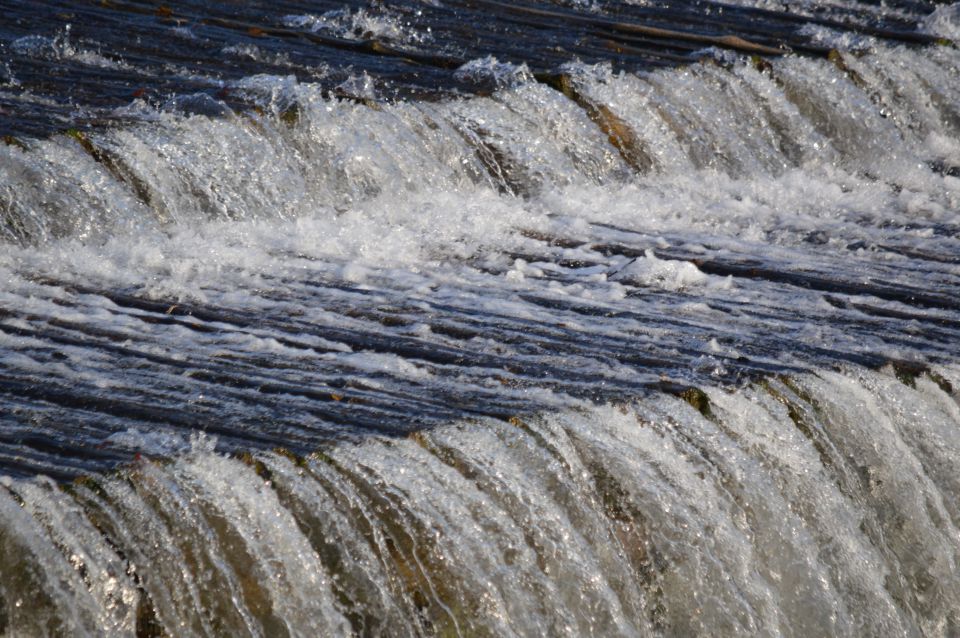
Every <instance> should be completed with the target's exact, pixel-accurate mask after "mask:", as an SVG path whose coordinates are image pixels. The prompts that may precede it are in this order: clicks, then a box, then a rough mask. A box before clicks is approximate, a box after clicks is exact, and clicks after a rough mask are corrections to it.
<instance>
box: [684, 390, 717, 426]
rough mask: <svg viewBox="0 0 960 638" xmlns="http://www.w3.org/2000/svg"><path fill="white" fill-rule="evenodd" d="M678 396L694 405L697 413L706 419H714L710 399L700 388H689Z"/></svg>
mask: <svg viewBox="0 0 960 638" xmlns="http://www.w3.org/2000/svg"><path fill="white" fill-rule="evenodd" d="M677 396H679V397H680V398H681V399H683V400H684V401H686V402H687V403H689V404H690V405H692V406H693V408H694V409H695V410H696V411H697V412H699V413H700V414H702V415H703V416H705V417H706V418H708V419H712V418H713V410H712V409H711V407H710V397H708V396H707V393H706V392H704V391H703V390H701V389H700V388H687V389H686V390H683V391H682V392H680V393H679V394H678V395H677Z"/></svg>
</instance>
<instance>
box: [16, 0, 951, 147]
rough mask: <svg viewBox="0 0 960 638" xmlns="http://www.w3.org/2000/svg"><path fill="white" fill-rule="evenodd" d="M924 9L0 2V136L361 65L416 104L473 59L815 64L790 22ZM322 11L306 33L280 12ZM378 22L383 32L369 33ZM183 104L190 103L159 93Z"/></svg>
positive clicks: (321, 80)
mask: <svg viewBox="0 0 960 638" xmlns="http://www.w3.org/2000/svg"><path fill="white" fill-rule="evenodd" d="M783 6H784V7H788V6H789V5H787V4H784V5H783ZM933 6H934V5H933V4H932V3H921V2H913V1H898V2H887V3H877V4H875V5H874V4H872V3H858V4H854V5H852V6H846V7H845V6H843V5H827V6H823V7H816V6H814V7H813V9H811V10H810V11H808V12H806V14H804V15H797V14H794V13H792V12H789V11H787V12H785V11H771V10H765V9H760V8H755V7H750V6H734V5H727V4H723V3H715V2H706V1H702V0H701V1H694V2H676V1H656V2H644V3H636V4H633V3H627V2H605V3H599V2H597V3H589V2H574V1H571V2H497V1H495V0H470V1H460V0H455V1H449V2H427V1H422V2H390V3H380V2H373V3H369V5H368V4H367V3H356V2H354V3H344V2H326V1H323V2H259V1H258V2H245V3H236V2H176V3H172V2H171V3H160V2H128V1H124V0H109V1H105V2H92V1H91V2H52V1H49V0H41V1H39V2H33V1H31V2H9V1H7V2H3V3H0V14H2V20H0V59H2V61H3V66H0V85H2V86H3V90H2V91H0V114H2V116H3V117H2V118H0V135H11V136H17V135H44V134H48V133H50V132H52V131H62V130H64V129H66V128H70V127H76V126H88V125H96V124H102V123H105V122H108V121H122V120H123V119H124V116H123V114H120V113H117V109H118V108H119V107H124V106H127V105H129V104H130V103H131V102H133V101H135V100H143V101H146V102H148V103H150V104H153V105H155V106H159V107H162V106H164V105H167V106H170V107H171V108H180V109H185V110H191V109H192V110H196V111H201V112H204V111H205V112H208V113H210V112H216V111H217V110H218V108H221V107H220V106H218V103H222V104H225V105H229V106H232V107H241V108H242V107H244V106H246V107H249V106H251V105H250V103H249V101H248V100H246V99H245V98H244V97H243V96H242V95H237V94H235V92H233V93H232V92H231V89H230V86H229V83H230V81H231V80H237V79H240V78H243V77H247V76H250V75H253V74H260V73H267V74H276V75H294V76H296V77H297V79H298V80H300V81H309V82H315V83H317V84H319V85H320V86H323V87H325V88H326V89H328V90H330V91H331V92H333V93H334V94H337V93H340V94H349V93H350V89H349V88H346V89H345V88H339V89H338V88H337V87H339V86H340V85H341V84H343V82H344V81H345V80H347V79H348V78H350V77H352V76H355V75H357V74H358V73H361V72H365V73H367V74H369V75H370V76H372V77H374V78H376V79H377V81H378V83H379V86H380V89H381V93H382V95H384V96H393V97H404V96H406V97H410V96H420V97H423V96H437V95H443V94H451V93H456V92H467V93H474V92H477V91H484V90H489V89H490V88H491V87H490V86H484V85H483V82H479V83H477V82H467V81H464V80H463V79H462V78H461V77H459V76H457V74H455V70H456V69H457V68H458V67H460V66H461V65H462V64H464V63H465V62H467V61H470V60H475V59H478V58H483V57H485V56H488V55H494V56H496V57H497V58H498V59H499V60H500V61H502V62H509V63H514V64H521V63H525V64H527V65H528V66H529V68H530V69H531V70H532V71H533V72H535V73H543V74H549V73H555V72H557V70H558V68H559V67H560V66H561V65H563V64H564V63H566V62H569V61H570V60H573V59H578V60H581V61H583V62H584V63H587V64H592V63H596V62H607V61H609V62H612V63H613V64H614V65H615V66H616V68H618V69H625V70H628V71H638V70H649V69H653V68H658V67H663V66H675V65H677V64H685V63H690V62H692V61H695V60H697V59H698V58H699V57H702V56H703V51H704V49H706V48H708V47H710V46H719V47H722V48H730V49H733V50H741V51H747V52H759V53H766V54H774V55H775V54H776V53H777V51H778V50H779V51H784V52H785V51H797V52H806V53H812V54H819V55H826V54H827V53H828V51H829V47H824V46H823V45H822V44H816V43H814V42H811V39H810V38H809V37H807V36H805V35H803V34H802V33H801V30H802V28H803V27H804V26H805V25H821V26H825V27H831V28H838V29H841V30H844V31H852V32H856V33H862V34H866V35H876V36H880V37H883V38H886V39H888V40H893V41H904V42H911V43H919V44H922V43H930V42H933V41H935V40H936V38H935V37H934V36H931V35H927V34H923V33H918V32H917V31H916V29H915V28H914V26H915V25H914V24H913V20H912V19H911V17H912V16H913V15H918V14H922V13H925V12H929V11H930V10H931V8H932V7H933ZM358 12H359V15H360V19H356V16H357V15H358ZM338 13H339V14H341V15H338ZM325 15H326V16H330V17H328V18H326V19H325V20H323V21H321V22H320V23H319V27H320V28H318V23H317V22H316V21H312V22H311V21H309V20H306V21H305V20H297V19H296V18H297V17H298V16H299V17H303V16H312V17H314V18H316V17H317V16H321V17H322V16H325ZM378 20H382V21H387V22H389V24H390V28H387V29H377V28H376V26H375V25H376V22H377V21H378ZM371 25H374V27H373V28H372V29H371ZM731 38H737V39H731ZM80 51H82V52H84V53H85V54H79V53H78V52H80ZM93 56H95V57H93ZM478 84H479V86H478ZM184 95H190V96H194V99H192V100H187V101H181V102H179V103H178V102H177V101H176V100H175V99H174V98H175V97H176V96H184ZM198 95H205V96H207V97H208V98H209V100H201V99H197V97H196V96H198Z"/></svg>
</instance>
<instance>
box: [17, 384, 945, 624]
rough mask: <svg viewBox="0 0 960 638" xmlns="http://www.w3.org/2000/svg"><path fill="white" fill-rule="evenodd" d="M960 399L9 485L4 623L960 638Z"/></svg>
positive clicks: (561, 428)
mask: <svg viewBox="0 0 960 638" xmlns="http://www.w3.org/2000/svg"><path fill="white" fill-rule="evenodd" d="M958 384H960V370H958V369H957V368H956V367H950V368H939V369H937V371H936V372H931V373H929V374H924V375H921V376H917V377H915V378H897V377H896V376H895V375H894V374H893V373H892V371H891V370H889V369H888V370H887V371H880V372H873V371H867V370H865V369H857V368H847V369H845V370H843V371H840V372H821V373H818V374H815V375H802V376H799V377H780V378H776V379H769V380H766V381H763V382H761V383H758V384H754V385H752V386H750V387H748V388H744V389H742V390H739V391H728V390H721V389H716V390H708V391H707V393H706V396H705V397H704V399H701V400H700V401H698V402H696V403H697V405H696V406H692V405H691V404H690V403H687V402H685V401H683V400H682V399H679V398H675V397H671V396H669V395H653V396H649V397H647V398H644V399H642V400H638V401H635V402H631V403H629V404H621V405H616V406H609V407H584V408H582V409H579V410H575V411H569V412H563V413H554V414H543V415H541V416H537V417H530V418H525V419H522V420H521V419H513V420H511V421H510V422H505V421H500V420H493V419H479V420H474V421H468V422H462V423H458V424H452V425H450V426H446V427H441V428H437V429H434V430H430V431H424V432H418V433H416V434H413V435H411V436H410V437H408V438H405V439H393V438H379V437H374V438H368V439H366V440H364V441H363V442H360V443H344V444H339V445H333V446H330V447H327V448H325V449H323V450H322V451H321V452H318V453H316V454H314V455H311V456H309V457H307V458H301V457H295V456H293V455H290V454H289V453H287V452H283V453H279V452H278V453H269V452H264V453H259V454H256V455H252V456H246V457H243V458H239V459H236V458H234V459H231V458H225V457H223V456H220V455H218V454H216V453H215V452H213V451H212V448H211V447H210V445H209V442H206V441H204V440H203V439H197V440H196V441H195V443H194V448H193V450H192V451H191V452H189V453H186V454H184V455H182V456H179V457H177V458H174V459H172V460H170V461H163V462H159V461H148V460H145V459H144V460H142V461H139V462H136V463H134V464H132V465H131V466H128V467H125V468H122V469H120V470H118V471H117V472H116V473H113V474H110V475H107V476H102V477H96V478H93V477H91V478H84V479H82V480H78V481H77V482H75V483H74V484H72V485H68V486H64V487H58V486H56V485H54V484H53V483H51V482H49V481H48V480H45V479H40V478H37V479H30V480H27V479H24V480H17V481H10V480H7V481H5V482H4V485H3V488H2V491H0V506H2V507H3V509H4V512H5V514H4V517H3V521H4V522H3V525H2V528H0V539H2V542H0V561H2V566H3V569H0V596H2V597H3V601H4V603H5V604H4V605H2V607H3V608H4V609H6V610H7V612H6V613H7V616H6V617H5V618H3V621H4V628H5V630H6V631H7V633H9V634H11V635H35V634H41V633H47V632H53V633H59V632H63V633H71V634H74V633H83V632H96V631H99V630H103V629H104V628H111V629H110V631H111V632H112V633H117V634H121V633H135V632H139V633H140V634H141V635H154V633H153V632H156V631H159V630H160V628H162V629H163V631H166V632H167V633H173V634H179V635H186V634H191V635H192V634H208V635H209V634H215V635H222V634H223V633H232V632H238V631H239V632H242V633H250V634H254V635H271V636H274V635H286V634H290V635H304V634H316V633H318V632H319V633H324V634H327V635H339V634H344V633H348V632H350V631H353V632H356V633H358V634H364V635H375V634H381V633H384V632H395V631H403V633H408V634H440V635H487V634H489V635H505V634H521V635H531V634H534V633H538V632H541V631H547V632H549V633H551V634H560V635H571V636H582V635H598V636H606V635H652V634H656V633H661V632H668V633H670V634H674V635H677V634H684V635H691V634H696V635H739V634H741V633H742V632H749V633H751V634H754V635H794V636H808V635H846V636H856V635H928V636H935V635H941V636H948V635H952V634H953V633H955V632H956V631H957V630H958V628H960V604H958V601H960V578H958V577H957V574H958V569H957V567H958V565H957V561H958V559H960V556H958V547H960V545H958V536H960V535H958V524H960V511H958V509H957V507H956V503H957V502H958V497H960V485H958V482H957V478H956V473H955V472H953V471H952V469H953V468H955V467H956V464H957V462H960V443H958V440H957V437H956V430H957V427H958V426H960V407H958V400H960V396H958V393H957V392H956V390H955V388H956V387H960V386H958ZM26 585H29V587H26ZM25 591H32V592H34V594H33V595H32V596H31V597H30V598H22V597H21V596H23V594H24V592H25ZM11 597H21V598H15V599H13V600H11V599H10V598H11ZM400 628H403V629H402V630H401V629H400Z"/></svg>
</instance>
